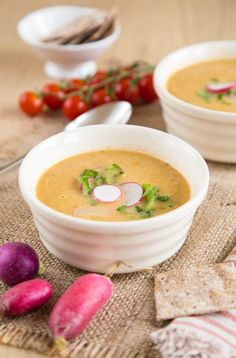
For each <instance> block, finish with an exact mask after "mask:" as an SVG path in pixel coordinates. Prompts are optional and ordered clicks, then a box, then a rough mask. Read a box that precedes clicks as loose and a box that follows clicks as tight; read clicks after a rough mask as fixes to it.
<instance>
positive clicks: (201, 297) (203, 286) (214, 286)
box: [154, 263, 236, 321]
mask: <svg viewBox="0 0 236 358" xmlns="http://www.w3.org/2000/svg"><path fill="white" fill-rule="evenodd" d="M154 280H155V291H154V292H155V304H156V319H157V321H159V320H167V319H173V318H176V317H181V316H189V315H199V314H206V313H211V312H219V311H224V310H228V309H233V308H236V267H235V266H234V264H233V263H221V264H215V265H211V266H201V267H188V268H182V269H179V270H177V271H174V272H172V271H168V272H164V273H158V274H156V275H155V278H154Z"/></svg>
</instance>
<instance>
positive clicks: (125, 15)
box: [0, 0, 236, 162]
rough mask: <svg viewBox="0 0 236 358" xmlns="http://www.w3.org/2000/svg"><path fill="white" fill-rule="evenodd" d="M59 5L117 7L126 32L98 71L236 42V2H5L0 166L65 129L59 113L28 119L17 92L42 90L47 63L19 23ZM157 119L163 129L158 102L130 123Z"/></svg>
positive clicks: (1, 9) (0, 8)
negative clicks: (211, 43) (190, 47)
mask: <svg viewBox="0 0 236 358" xmlns="http://www.w3.org/2000/svg"><path fill="white" fill-rule="evenodd" d="M60 4H76V5H81V6H83V5H84V6H91V7H96V8H100V9H105V10H109V9H111V8H112V7H116V8H117V10H118V14H119V20H120V23H121V28H122V33H121V36H120V38H119V39H118V41H117V42H115V44H114V45H113V47H112V48H111V49H109V50H108V51H106V52H105V53H104V54H103V55H102V56H101V58H99V60H98V67H100V68H101V67H104V66H106V67H107V66H109V65H114V64H117V63H126V64H127V63H131V62H132V61H136V60H147V61H150V62H151V63H152V64H156V63H157V62H158V61H159V60H160V59H161V58H162V57H163V56H165V55H166V54H168V53H169V52H170V51H172V50H174V49H176V48H179V47H182V46H185V45H187V44H191V43H194V42H200V41H207V40H220V39H236V24H235V13H236V0H145V1H144V0H113V1H110V0H77V1H73V0H70V1H67V0H31V1H29V0H20V1H15V0H1V1H0V19H1V21H0V78H1V86H0V121H1V130H0V162H5V161H6V160H8V159H11V158H15V156H16V155H20V154H21V153H23V152H24V151H25V150H28V149H30V148H31V146H32V145H33V144H35V143H37V141H39V140H41V139H42V138H44V137H46V136H49V135H50V134H52V133H55V132H56V131H59V130H61V129H62V127H63V125H65V120H64V119H63V118H60V116H58V114H56V115H54V114H50V116H49V115H47V114H46V115H44V116H43V118H41V117H37V118H34V119H29V118H27V117H26V116H25V115H24V114H22V113H21V112H20V111H19V109H18V97H19V94H20V93H22V92H23V91H24V90H33V89H35V88H37V87H38V88H39V87H40V86H42V85H43V84H45V83H46V82H48V79H47V77H46V75H45V74H44V71H43V66H44V63H43V61H42V60H41V59H40V58H39V57H38V56H37V54H35V53H34V52H33V50H32V48H31V47H29V46H27V45H26V44H25V43H23V41H22V40H21V39H20V38H19V36H18V34H17V32H16V25H17V23H18V21H19V20H20V19H21V18H22V17H24V16H25V15H27V14H28V13H30V12H32V11H35V10H37V9H40V8H43V7H47V6H52V5H60ZM149 115H150V116H149ZM154 115H155V116H159V119H160V120H159V124H158V128H162V126H163V125H162V122H161V114H160V109H159V104H158V103H156V104H151V105H149V106H142V108H138V109H135V116H134V118H133V119H132V123H137V124H143V125H147V126H153V123H154V120H155V119H154ZM151 117H152V118H151ZM52 118H55V121H54V122H53V121H52ZM150 118H151V119H150ZM33 133H34V134H35V135H34V136H33V135H32V134H33ZM25 136H27V141H26V140H25Z"/></svg>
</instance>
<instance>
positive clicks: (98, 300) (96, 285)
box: [49, 273, 113, 340]
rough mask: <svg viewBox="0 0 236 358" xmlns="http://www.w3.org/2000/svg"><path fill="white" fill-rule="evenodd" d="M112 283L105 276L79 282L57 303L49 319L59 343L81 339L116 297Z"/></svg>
mask: <svg viewBox="0 0 236 358" xmlns="http://www.w3.org/2000/svg"><path fill="white" fill-rule="evenodd" d="M112 286H113V284H112V282H111V280H110V279H109V278H108V277H106V276H103V275H98V274H95V273H91V274H86V275H84V276H82V277H80V278H78V279H77V280H76V281H75V282H74V283H73V284H72V285H71V286H70V287H68V288H67V290H66V291H65V292H64V293H63V295H62V296H61V297H60V298H59V300H58V301H57V302H56V304H55V306H54V307H53V310H52V312H51V314H50V318H49V328H50V331H51V333H52V336H53V337H54V338H55V339H58V340H60V339H65V340H71V339H74V338H75V337H76V336H77V335H79V334H80V333H81V332H82V331H83V330H84V329H85V328H86V326H87V325H88V323H89V322H90V320H91V319H92V318H93V317H94V316H95V314H96V313H97V311H98V310H99V309H101V308H102V307H103V306H104V305H105V304H106V303H107V301H108V300H109V299H110V297H111V295H112Z"/></svg>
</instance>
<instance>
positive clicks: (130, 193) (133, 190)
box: [120, 182, 143, 206]
mask: <svg viewBox="0 0 236 358" xmlns="http://www.w3.org/2000/svg"><path fill="white" fill-rule="evenodd" d="M120 188H121V190H122V191H123V192H124V196H125V200H124V205H126V206H133V205H135V204H138V203H139V202H140V200H141V198H142V196H143V188H142V186H141V185H139V184H138V183H134V182H129V183H123V184H121V185H120Z"/></svg>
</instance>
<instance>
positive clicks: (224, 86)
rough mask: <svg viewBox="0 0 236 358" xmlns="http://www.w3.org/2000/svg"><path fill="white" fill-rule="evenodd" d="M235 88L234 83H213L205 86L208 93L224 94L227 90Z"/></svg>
mask: <svg viewBox="0 0 236 358" xmlns="http://www.w3.org/2000/svg"><path fill="white" fill-rule="evenodd" d="M233 88H236V83H235V82H221V83H218V82H216V83H215V82H214V83H209V84H208V86H207V91H208V92H210V93H215V94H217V93H226V92H228V91H229V90H231V89H233Z"/></svg>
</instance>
